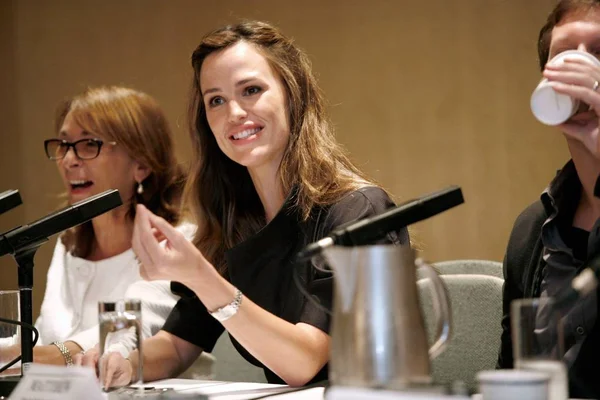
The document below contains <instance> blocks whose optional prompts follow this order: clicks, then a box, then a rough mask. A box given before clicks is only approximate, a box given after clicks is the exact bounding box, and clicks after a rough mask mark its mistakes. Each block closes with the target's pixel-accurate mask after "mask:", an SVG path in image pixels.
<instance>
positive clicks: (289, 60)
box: [186, 21, 371, 273]
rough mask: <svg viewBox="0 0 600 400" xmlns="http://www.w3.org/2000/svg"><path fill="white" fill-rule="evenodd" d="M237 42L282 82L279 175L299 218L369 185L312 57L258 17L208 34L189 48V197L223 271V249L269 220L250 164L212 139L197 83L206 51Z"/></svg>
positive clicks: (205, 248)
mask: <svg viewBox="0 0 600 400" xmlns="http://www.w3.org/2000/svg"><path fill="white" fill-rule="evenodd" d="M242 41H244V42H247V43H250V44H252V45H254V46H255V47H256V49H257V50H258V51H259V52H260V53H261V54H262V55H263V56H264V57H265V58H266V60H267V61H268V63H269V65H270V67H271V68H273V70H274V71H275V73H276V74H277V75H278V77H279V78H280V79H281V82H282V83H283V86H284V88H285V91H286V95H287V99H286V100H287V101H286V106H287V112H288V121H289V124H290V127H289V129H290V140H289V142H288V145H287V148H286V149H285V152H284V155H283V159H282V161H281V165H280V167H279V178H280V179H281V183H282V187H283V190H284V193H290V192H291V190H292V188H296V190H295V197H294V207H296V208H297V210H298V211H299V214H300V215H301V216H302V218H303V219H307V218H308V217H309V216H310V213H311V210H312V209H313V208H314V207H315V206H325V205H329V204H332V203H335V202H336V201H338V200H339V199H340V198H341V197H342V196H344V195H345V194H347V193H348V192H350V191H353V190H356V189H357V188H359V187H362V186H366V185H369V184H371V183H370V181H369V180H368V179H367V178H366V177H365V176H364V174H363V173H362V172H361V171H359V170H358V168H356V167H355V166H354V165H353V164H352V162H351V161H350V160H349V158H348V157H347V155H346V153H345V152H344V150H343V149H342V148H341V146H340V145H339V144H338V143H337V142H336V140H335V138H334V130H333V127H332V124H331V122H330V121H329V119H328V117H327V114H326V111H325V100H324V97H323V94H322V91H321V89H320V88H319V86H318V84H317V81H316V79H315V77H314V75H313V73H312V69H311V64H310V61H309V59H308V57H307V56H306V54H305V53H304V52H303V51H302V50H300V49H299V48H298V47H296V46H295V45H294V44H293V42H292V40H291V39H289V38H287V37H285V36H284V35H283V34H282V33H281V32H280V31H279V30H278V29H277V28H275V27H273V26H272V25H270V24H268V23H265V22H259V21H246V22H242V23H240V24H237V25H230V26H225V27H223V28H221V29H217V30H215V31H213V32H211V33H209V34H208V35H206V36H205V37H204V38H203V39H202V41H201V43H200V45H199V46H198V47H197V48H196V50H195V51H194V53H193V54H192V66H193V68H194V80H193V84H192V89H191V96H190V97H191V101H190V109H189V112H190V134H191V139H192V142H193V146H194V158H193V160H194V161H193V164H192V168H191V172H190V179H189V180H188V184H187V186H186V192H187V196H186V198H187V199H188V201H189V204H190V208H191V211H192V213H193V214H194V217H195V219H196V221H197V222H198V225H199V226H198V231H197V234H196V237H195V239H194V243H195V245H196V246H197V247H198V248H199V249H200V250H201V251H202V253H203V254H204V256H205V257H206V258H207V259H208V260H209V261H210V262H212V263H213V265H215V266H216V267H217V268H218V269H219V271H221V273H224V272H225V270H226V267H225V265H224V253H225V251H226V250H227V249H228V248H231V247H233V246H234V245H236V244H237V243H240V242H242V241H243V240H245V239H247V238H248V237H250V236H252V235H253V234H254V233H256V232H257V231H258V230H259V229H260V228H261V227H263V226H264V225H265V223H266V219H265V211H264V208H263V206H262V204H261V202H260V199H259V197H258V194H257V193H256V190H255V188H254V185H253V183H252V180H251V179H250V175H249V173H248V170H247V169H246V168H245V167H243V166H241V165H239V164H237V163H235V162H234V161H232V160H231V159H229V158H228V157H227V156H225V154H224V153H223V152H222V151H221V150H220V149H219V147H218V145H217V142H216V140H215V137H214V135H213V133H212V131H211V129H210V127H209V125H208V121H207V118H206V110H205V106H204V103H203V101H202V89H201V87H200V71H201V69H202V63H203V62H204V60H205V59H206V57H207V56H208V55H210V54H213V53H215V52H218V51H221V50H223V49H225V48H227V47H230V46H233V45H235V44H236V43H239V42H242Z"/></svg>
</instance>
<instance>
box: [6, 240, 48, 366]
mask: <svg viewBox="0 0 600 400" xmlns="http://www.w3.org/2000/svg"><path fill="white" fill-rule="evenodd" d="M47 241H48V238H44V239H42V240H40V241H38V242H36V243H34V244H32V245H30V246H28V247H26V248H24V249H20V250H19V251H17V252H16V253H15V254H14V256H13V257H14V258H15V261H16V262H17V265H18V266H19V275H18V281H19V304H20V306H21V322H25V323H27V324H30V325H33V295H32V294H33V258H34V257H35V253H36V252H37V250H38V249H39V248H40V246H41V245H42V244H44V243H46V242H47ZM32 362H33V341H32V332H26V333H23V332H21V373H24V372H25V371H26V370H27V367H28V365H29V363H32Z"/></svg>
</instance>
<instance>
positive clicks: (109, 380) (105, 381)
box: [101, 352, 132, 389]
mask: <svg viewBox="0 0 600 400" xmlns="http://www.w3.org/2000/svg"><path fill="white" fill-rule="evenodd" d="M101 364H102V372H103V374H102V382H101V383H102V385H103V386H104V388H105V389H109V388H111V387H121V386H126V385H128V384H129V382H131V371H132V369H131V362H130V361H129V360H127V359H125V358H123V356H122V355H121V353H118V352H114V353H109V354H107V355H106V356H105V357H103V358H102V363H101Z"/></svg>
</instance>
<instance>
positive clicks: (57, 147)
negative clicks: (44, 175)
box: [44, 138, 117, 160]
mask: <svg viewBox="0 0 600 400" xmlns="http://www.w3.org/2000/svg"><path fill="white" fill-rule="evenodd" d="M104 144H110V145H113V146H114V145H116V144H117V142H105V141H103V140H101V139H95V138H90V139H81V140H78V141H76V142H72V143H71V142H67V141H66V140H62V139H46V140H44V149H45V150H46V155H47V156H48V158H49V159H51V160H61V159H63V158H65V156H66V155H67V152H68V151H69V148H70V147H72V148H73V151H74V152H75V156H76V157H77V158H79V159H82V160H91V159H93V158H96V157H98V155H99V154H100V149H101V148H102V145H104Z"/></svg>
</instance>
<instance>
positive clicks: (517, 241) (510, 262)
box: [497, 201, 546, 368]
mask: <svg viewBox="0 0 600 400" xmlns="http://www.w3.org/2000/svg"><path fill="white" fill-rule="evenodd" d="M545 219H546V216H545V212H544V208H543V205H542V203H541V202H539V201H538V202H536V203H534V204H532V205H530V206H529V207H527V209H525V210H524V211H523V212H522V213H521V214H520V215H519V217H517V220H516V221H515V224H514V226H513V229H512V231H511V234H510V239H509V241H508V246H507V249H506V255H505V256H504V262H503V272H504V287H503V292H502V321H501V326H502V334H501V338H500V351H499V354H498V363H497V367H498V368H513V363H514V361H513V351H512V339H511V327H510V304H511V302H512V301H513V300H515V299H521V298H524V297H525V292H526V288H525V282H528V281H531V279H529V278H528V275H532V274H533V272H534V271H533V270H534V269H535V268H536V267H537V260H538V259H539V257H540V255H541V254H537V253H540V252H541V249H542V246H541V229H542V225H543V223H544V221H545Z"/></svg>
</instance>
